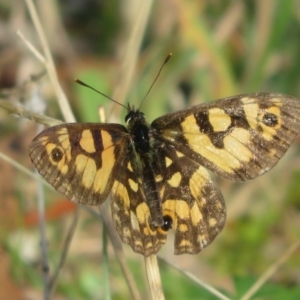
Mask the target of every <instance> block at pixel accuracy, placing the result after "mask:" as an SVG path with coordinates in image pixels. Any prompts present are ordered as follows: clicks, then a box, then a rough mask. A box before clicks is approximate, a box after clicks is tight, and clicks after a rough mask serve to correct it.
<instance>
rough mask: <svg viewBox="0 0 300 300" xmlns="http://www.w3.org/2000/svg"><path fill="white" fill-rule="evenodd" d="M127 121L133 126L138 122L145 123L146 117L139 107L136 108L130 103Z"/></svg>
mask: <svg viewBox="0 0 300 300" xmlns="http://www.w3.org/2000/svg"><path fill="white" fill-rule="evenodd" d="M125 122H126V124H127V125H128V127H133V126H135V125H137V124H145V123H146V117H145V115H144V113H142V112H141V111H140V110H139V109H136V108H135V107H134V106H130V105H129V104H128V112H127V115H126V117H125Z"/></svg>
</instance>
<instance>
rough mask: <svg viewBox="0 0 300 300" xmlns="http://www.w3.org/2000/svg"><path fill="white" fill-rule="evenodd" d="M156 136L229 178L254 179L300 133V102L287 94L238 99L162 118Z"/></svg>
mask: <svg viewBox="0 0 300 300" xmlns="http://www.w3.org/2000/svg"><path fill="white" fill-rule="evenodd" d="M151 126H152V128H153V132H154V133H153V134H154V136H155V137H156V138H158V139H160V140H162V141H165V142H166V143H170V144H172V145H174V147H176V148H177V149H178V150H179V151H181V152H182V153H183V154H184V155H186V156H187V157H189V158H190V159H192V160H194V161H195V162H197V163H199V164H201V165H203V166H205V167H206V168H208V169H210V170H211V171H213V172H214V173H216V174H218V175H220V176H223V177H225V178H227V179H230V180H247V179H252V178H255V177H256V176H259V175H261V174H263V173H265V172H266V171H268V170H269V169H270V168H272V167H273V166H274V165H275V164H276V163H277V162H278V160H279V159H280V158H281V157H282V156H283V154H284V153H285V152H286V151H287V149H288V147H289V146H290V144H291V143H292V142H293V140H294V139H295V137H296V136H297V134H298V133H299V131H300V101H299V100H297V99H295V98H293V97H290V96H287V95H282V94H269V93H258V94H248V95H239V96H235V97H230V98H226V99H221V100H219V101H215V102H211V103H207V104H201V105H198V106H194V107H191V108H189V109H187V110H182V111H179V112H175V113H171V114H168V115H166V116H163V117H160V118H158V119H156V120H154V122H153V123H152V124H151Z"/></svg>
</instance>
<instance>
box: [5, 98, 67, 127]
mask: <svg viewBox="0 0 300 300" xmlns="http://www.w3.org/2000/svg"><path fill="white" fill-rule="evenodd" d="M0 106H1V107H3V108H5V109H6V110H8V111H9V112H10V113H12V114H16V115H18V116H20V117H23V118H26V119H29V120H31V121H34V122H36V123H38V124H44V125H46V126H54V125H58V124H61V123H62V121H60V120H57V119H53V118H50V117H47V116H44V115H41V114H37V113H34V112H32V111H30V110H27V109H25V108H24V107H22V106H18V105H16V104H13V103H11V102H8V101H5V100H1V99H0Z"/></svg>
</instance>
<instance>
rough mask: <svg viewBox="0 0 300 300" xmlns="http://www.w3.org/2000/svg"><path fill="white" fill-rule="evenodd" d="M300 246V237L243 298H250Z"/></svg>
mask: <svg viewBox="0 0 300 300" xmlns="http://www.w3.org/2000/svg"><path fill="white" fill-rule="evenodd" d="M298 248H300V239H299V240H297V241H296V242H295V243H293V244H292V245H291V246H290V247H289V248H288V250H287V251H286V252H284V253H283V254H282V256H281V257H280V258H279V259H278V260H277V261H276V262H275V263H274V264H272V265H271V266H270V267H269V268H268V269H267V270H266V272H264V273H263V274H262V275H261V276H260V278H259V279H258V280H257V281H256V282H255V283H254V284H253V286H252V287H251V288H250V289H249V290H248V291H247V292H246V293H245V294H244V296H243V297H242V298H241V300H248V299H250V298H251V297H252V296H253V295H254V294H255V293H256V292H257V291H258V290H259V289H260V288H261V287H262V286H263V285H264V284H265V283H266V282H267V281H268V280H269V279H270V278H271V277H272V276H273V274H275V273H276V271H277V270H278V269H279V268H280V267H281V266H282V265H283V264H284V263H285V262H286V261H287V260H288V259H289V258H290V256H291V255H292V254H293V253H294V252H295V251H296V250H297V249H298Z"/></svg>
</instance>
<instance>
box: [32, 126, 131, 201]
mask: <svg viewBox="0 0 300 300" xmlns="http://www.w3.org/2000/svg"><path fill="white" fill-rule="evenodd" d="M127 138H128V134H127V132H126V128H125V127H124V126H122V125H119V124H94V123H70V124H62V125H57V126H53V127H50V128H48V129H46V130H44V131H43V132H42V133H40V134H39V135H38V136H37V137H36V138H35V139H34V140H33V141H32V142H31V144H30V146H29V156H30V158H31V160H32V162H33V163H34V165H35V167H36V168H37V170H38V171H39V173H40V174H41V175H42V176H43V177H44V178H45V179H46V181H47V182H48V183H50V184H51V185H52V186H53V187H54V188H55V189H56V190H57V191H59V192H61V193H62V194H64V195H65V196H67V197H68V198H69V199H70V200H72V201H74V202H77V203H81V204H89V205H96V204H100V203H102V202H103V201H105V200H106V198H107V197H108V194H109V192H110V190H111V186H112V184H113V181H114V173H115V172H116V171H115V170H116V168H117V163H116V162H118V161H119V157H120V156H122V155H123V153H124V151H125V150H126V142H127Z"/></svg>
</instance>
